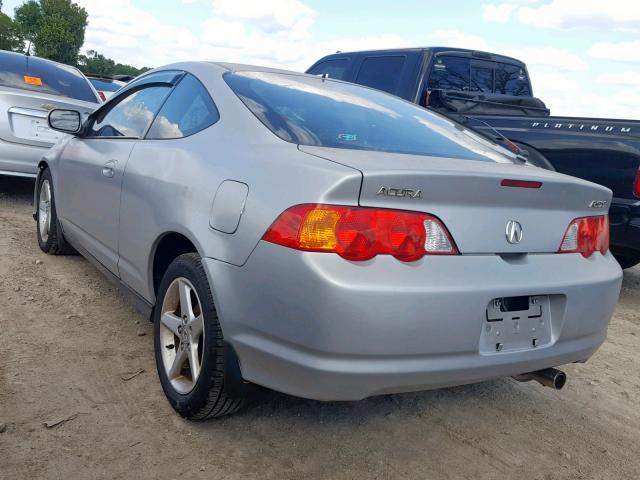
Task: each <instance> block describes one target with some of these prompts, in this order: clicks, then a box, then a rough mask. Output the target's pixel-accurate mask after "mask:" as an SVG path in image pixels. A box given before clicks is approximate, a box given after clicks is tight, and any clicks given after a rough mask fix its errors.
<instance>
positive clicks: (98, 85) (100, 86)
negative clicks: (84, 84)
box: [89, 78, 124, 92]
mask: <svg viewBox="0 0 640 480" xmlns="http://www.w3.org/2000/svg"><path fill="white" fill-rule="evenodd" d="M89 81H90V82H91V84H92V85H93V86H94V87H95V89H96V90H101V91H103V92H116V91H118V90H120V87H122V85H124V83H119V82H114V81H113V80H103V79H101V78H90V79H89Z"/></svg>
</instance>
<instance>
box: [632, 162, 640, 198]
mask: <svg viewBox="0 0 640 480" xmlns="http://www.w3.org/2000/svg"><path fill="white" fill-rule="evenodd" d="M633 195H634V196H635V197H636V198H640V167H638V171H637V172H636V179H635V181H634V182H633Z"/></svg>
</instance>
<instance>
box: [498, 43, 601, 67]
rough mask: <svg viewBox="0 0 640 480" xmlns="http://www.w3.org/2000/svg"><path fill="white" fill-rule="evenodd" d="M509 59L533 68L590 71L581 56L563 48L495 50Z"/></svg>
mask: <svg viewBox="0 0 640 480" xmlns="http://www.w3.org/2000/svg"><path fill="white" fill-rule="evenodd" d="M495 52H496V53H502V54H504V55H507V56H509V57H514V58H517V59H519V60H522V61H523V62H525V63H526V64H527V65H528V66H529V67H531V66H545V67H554V70H561V71H572V72H583V71H585V70H588V69H589V65H588V64H587V62H585V61H584V60H583V59H582V58H581V57H580V56H579V55H576V54H575V53H571V52H570V51H568V50H566V49H563V48H555V47H542V48H534V47H527V48H507V49H505V50H501V51H500V50H499V49H498V50H495Z"/></svg>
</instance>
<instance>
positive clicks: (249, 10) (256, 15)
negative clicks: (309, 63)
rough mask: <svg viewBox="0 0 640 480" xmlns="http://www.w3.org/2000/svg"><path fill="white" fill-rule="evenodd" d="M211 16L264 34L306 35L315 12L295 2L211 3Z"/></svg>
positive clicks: (232, 0) (227, 0) (215, 0)
mask: <svg viewBox="0 0 640 480" xmlns="http://www.w3.org/2000/svg"><path fill="white" fill-rule="evenodd" d="M212 4H213V11H214V14H215V15H217V16H219V17H222V18H226V19H232V20H235V21H242V22H244V23H249V24H252V25H254V26H256V27H257V28H259V29H260V30H262V31H264V32H265V33H277V32H283V31H287V32H291V33H295V34H302V35H303V36H304V35H305V34H307V30H308V28H309V27H310V26H311V25H312V24H313V22H314V21H315V17H316V12H315V10H313V9H311V8H309V7H308V6H306V5H305V4H304V3H302V2H300V1H298V0H269V1H264V0H212Z"/></svg>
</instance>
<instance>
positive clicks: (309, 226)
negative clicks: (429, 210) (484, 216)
mask: <svg viewBox="0 0 640 480" xmlns="http://www.w3.org/2000/svg"><path fill="white" fill-rule="evenodd" d="M262 239H263V240H266V241H268V242H271V243H275V244H278V245H283V246H285V247H289V248H293V249H296V250H303V251H308V252H331V253H337V254H338V255H340V256H341V257H343V258H345V259H347V260H352V261H363V260H369V259H371V258H373V257H375V256H376V255H392V256H394V257H395V258H397V259H398V260H401V261H403V262H412V261H416V260H419V259H421V258H422V257H424V256H425V255H457V254H458V249H457V248H456V246H455V243H454V242H453V239H452V238H451V235H450V234H449V232H448V230H447V228H446V227H445V226H444V225H443V224H442V222H441V221H440V220H439V219H438V218H436V217H434V216H433V215H429V214H426V213H417V212H407V211H402V210H389V209H380V208H364V207H347V206H341V205H319V204H304V205H296V206H294V207H291V208H289V209H287V210H286V211H284V212H283V213H282V214H281V215H280V216H279V217H278V218H277V219H276V221H275V222H273V224H272V225H271V227H270V228H269V230H267V232H266V233H265V234H264V236H263V237H262Z"/></svg>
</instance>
